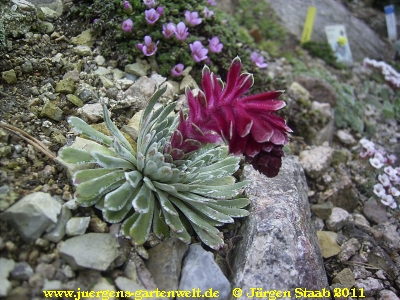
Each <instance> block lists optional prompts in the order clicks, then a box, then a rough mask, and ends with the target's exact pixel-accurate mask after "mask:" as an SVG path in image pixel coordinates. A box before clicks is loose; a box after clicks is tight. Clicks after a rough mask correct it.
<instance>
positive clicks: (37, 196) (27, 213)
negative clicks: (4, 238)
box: [1, 192, 61, 242]
mask: <svg viewBox="0 0 400 300" xmlns="http://www.w3.org/2000/svg"><path fill="white" fill-rule="evenodd" d="M60 212H61V204H60V203H58V202H57V200H55V199H54V198H53V197H51V196H50V195H49V194H46V193H43V192H36V193H33V194H29V195H26V196H25V197H23V198H22V199H21V200H19V201H18V202H17V203H15V204H14V205H13V206H11V207H10V208H8V209H7V210H6V211H5V212H4V213H2V214H1V217H2V219H3V220H4V221H7V222H8V223H10V224H11V226H13V227H14V228H15V229H16V230H17V231H18V233H19V234H20V235H21V238H22V239H23V240H25V241H27V242H31V241H34V240H36V239H37V238H39V237H40V236H41V235H42V234H43V233H44V232H45V231H49V230H52V229H53V228H54V227H55V225H56V223H57V216H58V215H59V214H60Z"/></svg>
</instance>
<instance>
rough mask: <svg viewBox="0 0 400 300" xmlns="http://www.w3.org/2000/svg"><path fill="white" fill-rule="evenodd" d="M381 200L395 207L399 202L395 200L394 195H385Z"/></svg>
mask: <svg viewBox="0 0 400 300" xmlns="http://www.w3.org/2000/svg"><path fill="white" fill-rule="evenodd" d="M381 202H382V203H383V204H385V205H387V206H389V207H390V208H393V209H394V208H396V207H397V203H396V202H395V201H394V199H393V196H392V195H385V196H383V197H382V199H381Z"/></svg>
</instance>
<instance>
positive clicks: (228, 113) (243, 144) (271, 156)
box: [164, 42, 292, 177]
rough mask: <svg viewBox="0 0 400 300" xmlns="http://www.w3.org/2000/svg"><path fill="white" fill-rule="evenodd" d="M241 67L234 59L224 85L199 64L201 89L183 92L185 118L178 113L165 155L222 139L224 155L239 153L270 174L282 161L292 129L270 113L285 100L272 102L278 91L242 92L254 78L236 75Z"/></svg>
mask: <svg viewBox="0 0 400 300" xmlns="http://www.w3.org/2000/svg"><path fill="white" fill-rule="evenodd" d="M195 43H196V42H195ZM198 43H200V42H198ZM200 46H201V43H200ZM241 68H242V64H241V61H240V59H239V58H238V57H237V58H235V59H234V60H233V62H232V64H231V67H230V69H229V72H228V76H227V82H226V85H224V84H223V83H222V82H221V81H220V80H218V79H217V77H216V76H215V75H214V74H213V73H210V70H209V68H208V67H206V66H205V67H204V68H203V76H202V82H201V83H202V89H203V91H200V92H199V93H198V94H197V96H194V95H193V93H192V92H191V91H190V90H189V89H187V90H186V97H187V99H188V105H189V112H188V116H187V118H185V117H184V115H183V113H182V112H181V113H180V116H181V117H180V122H179V125H178V128H177V130H176V131H175V132H174V133H173V135H172V136H171V144H170V146H169V149H167V153H169V152H170V153H173V152H171V151H172V149H179V150H180V151H182V152H184V153H185V151H187V150H191V151H193V150H196V149H198V148H199V147H200V146H201V143H215V142H218V141H225V142H226V143H228V144H229V152H230V153H233V154H235V155H241V154H243V155H244V156H245V158H246V160H247V161H248V162H250V163H252V165H253V167H254V168H255V169H256V170H258V171H259V172H261V173H263V174H265V175H266V176H268V177H274V176H276V175H277V174H278V172H279V169H280V167H281V164H282V161H281V158H282V156H283V155H284V153H283V150H282V148H283V145H284V144H287V143H288V142H289V139H288V137H287V133H288V132H291V131H292V130H291V129H290V128H289V127H288V126H287V125H286V122H285V120H284V119H283V118H281V117H279V116H277V115H275V114H274V112H275V111H276V110H278V109H280V108H282V107H284V106H285V103H284V102H283V101H279V100H277V97H278V96H279V95H280V94H281V91H274V92H264V93H261V94H258V95H251V96H244V95H245V94H246V93H247V92H248V90H249V89H250V88H251V86H252V85H253V82H254V80H253V76H252V75H251V74H247V73H242V74H241V73H240V72H241ZM193 140H194V141H198V142H199V143H200V146H199V144H198V143H197V144H196V143H194V142H193ZM196 147H197V148H196ZM165 151H166V150H165V149H164V152H165ZM175 152H176V153H177V152H178V151H175ZM171 155H172V154H171ZM174 159H176V158H174Z"/></svg>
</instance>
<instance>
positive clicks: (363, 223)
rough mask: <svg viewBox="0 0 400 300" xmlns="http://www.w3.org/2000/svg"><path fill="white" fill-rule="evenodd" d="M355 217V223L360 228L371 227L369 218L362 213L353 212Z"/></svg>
mask: <svg viewBox="0 0 400 300" xmlns="http://www.w3.org/2000/svg"><path fill="white" fill-rule="evenodd" d="M352 216H353V219H354V225H355V226H357V227H358V228H360V229H361V228H370V227H371V225H370V224H369V222H368V220H367V219H366V218H365V217H364V215H362V214H357V213H354V214H352Z"/></svg>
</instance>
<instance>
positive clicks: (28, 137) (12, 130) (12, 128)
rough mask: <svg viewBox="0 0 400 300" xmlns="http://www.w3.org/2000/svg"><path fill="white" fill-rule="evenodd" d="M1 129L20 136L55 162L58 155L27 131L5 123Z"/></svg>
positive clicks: (2, 123)
mask: <svg viewBox="0 0 400 300" xmlns="http://www.w3.org/2000/svg"><path fill="white" fill-rule="evenodd" d="M0 127H1V128H3V129H5V130H7V131H8V132H10V133H12V134H15V135H17V136H19V137H20V138H22V139H23V140H25V141H26V142H27V143H29V144H31V145H32V146H33V147H35V148H36V149H38V150H39V151H40V152H42V153H43V154H44V155H46V156H47V157H49V158H51V159H52V160H54V159H55V158H56V155H55V154H54V153H53V152H52V151H50V150H49V149H48V148H47V147H46V146H45V145H44V144H43V143H42V142H41V141H39V140H37V139H36V138H34V137H33V136H31V135H29V134H28V133H26V132H25V131H23V130H21V129H19V128H17V127H15V126H12V125H8V124H6V123H4V122H0Z"/></svg>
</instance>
